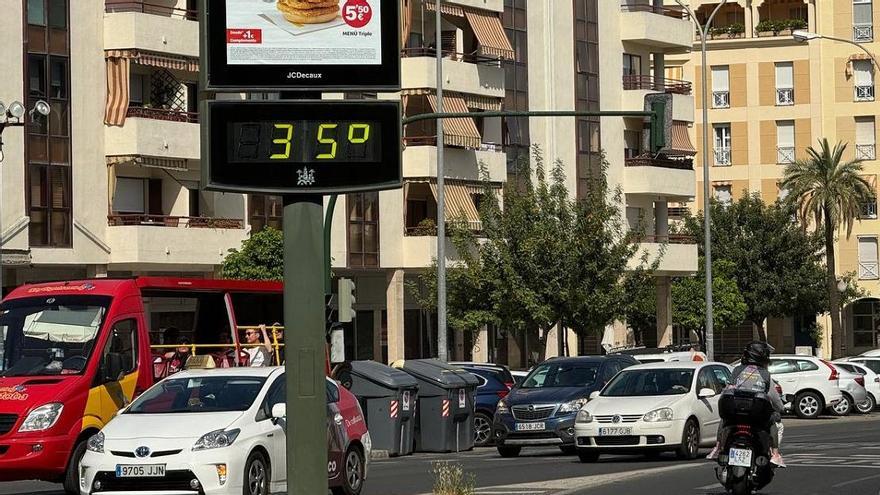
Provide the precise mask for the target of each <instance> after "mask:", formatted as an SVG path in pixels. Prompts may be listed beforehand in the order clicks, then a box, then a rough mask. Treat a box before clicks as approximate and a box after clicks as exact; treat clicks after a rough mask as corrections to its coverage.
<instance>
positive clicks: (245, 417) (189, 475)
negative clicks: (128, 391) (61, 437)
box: [80, 367, 371, 495]
mask: <svg viewBox="0 0 880 495" xmlns="http://www.w3.org/2000/svg"><path fill="white" fill-rule="evenodd" d="M285 390H286V386H285V383H284V368H280V367H274V368H228V369H216V370H191V371H184V372H180V373H177V374H175V375H173V376H171V377H169V378H166V379H164V380H162V381H161V382H159V383H157V384H156V385H154V386H153V387H151V388H150V389H149V390H147V391H146V392H144V393H143V394H142V395H141V396H140V397H138V398H137V399H136V400H135V401H134V402H132V403H131V404H130V405H129V406H128V407H126V408H125V409H123V410H122V411H121V412H120V413H119V414H118V415H117V416H116V417H115V418H113V420H111V421H110V422H109V423H108V424H107V426H105V427H104V429H103V430H101V432H100V433H98V434H96V435H95V436H93V437H92V438H91V439H89V441H88V444H87V445H88V450H87V451H86V454H85V456H84V457H83V459H82V462H81V463H80V490H81V492H82V494H83V495H92V494H101V495H105V494H106V495H121V494H132V493H137V494H151V495H158V494H162V495H165V494H167V495H172V494H173V495H190V494H191V495H216V494H236V495H238V494H244V495H268V494H269V493H274V492H278V491H284V490H286V486H287V480H286V474H287V473H286V469H285V466H286V436H285V426H286V423H285V422H286V411H285V400H286V393H285ZM327 399H328V403H327V411H328V421H327V429H328V442H327V447H328V478H329V483H330V486H331V488H332V490H333V493H334V494H337V493H339V494H345V495H356V494H358V493H359V492H360V490H361V488H362V486H363V480H364V479H365V477H366V470H367V462H368V459H369V455H370V450H371V441H370V437H369V433H367V431H366V428H365V425H364V421H363V413H362V412H361V410H360V406H359V405H358V403H357V400H356V399H354V397H353V396H352V395H351V394H350V393H349V392H348V391H346V390H344V389H341V388H339V387H338V386H337V385H336V384H335V383H334V382H332V381H330V380H328V381H327ZM343 420H345V421H344V422H345V425H344V426H343ZM349 425H354V426H353V427H351V428H349ZM343 454H344V456H343ZM343 459H344V460H343ZM343 465H344V467H345V472H344V473H343V472H342V471H340V469H339V466H343ZM352 465H354V466H355V467H356V468H357V469H356V470H352V469H349V468H350V467H351V466H352ZM355 471H356V472H355Z"/></svg>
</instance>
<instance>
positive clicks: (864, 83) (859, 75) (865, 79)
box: [852, 60, 874, 101]
mask: <svg viewBox="0 0 880 495" xmlns="http://www.w3.org/2000/svg"><path fill="white" fill-rule="evenodd" d="M852 67H853V75H854V76H853V77H854V83H855V101H874V67H873V65H872V62H871V61H870V60H853V61H852Z"/></svg>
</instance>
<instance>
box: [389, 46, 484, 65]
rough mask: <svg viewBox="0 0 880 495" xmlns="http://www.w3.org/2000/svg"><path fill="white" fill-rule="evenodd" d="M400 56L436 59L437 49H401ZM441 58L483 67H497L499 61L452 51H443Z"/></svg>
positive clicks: (423, 47)
mask: <svg viewBox="0 0 880 495" xmlns="http://www.w3.org/2000/svg"><path fill="white" fill-rule="evenodd" d="M400 56H401V57H402V58H413V57H436V56H437V49H436V48H433V47H426V46H420V47H414V48H403V49H401V50H400ZM443 58H448V59H450V60H453V61H456V62H467V63H470V64H485V65H498V64H499V59H498V58H492V57H487V56H485V55H478V54H476V53H462V52H454V51H452V50H443Z"/></svg>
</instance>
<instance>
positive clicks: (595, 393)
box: [590, 390, 601, 400]
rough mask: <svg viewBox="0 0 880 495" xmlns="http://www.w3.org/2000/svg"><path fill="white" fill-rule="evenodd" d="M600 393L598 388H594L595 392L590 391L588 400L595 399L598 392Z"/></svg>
mask: <svg viewBox="0 0 880 495" xmlns="http://www.w3.org/2000/svg"><path fill="white" fill-rule="evenodd" d="M600 393H601V392H599V391H598V390H596V391H595V392H593V393H591V394H590V400H593V399H595V398H596V397H599V394H600Z"/></svg>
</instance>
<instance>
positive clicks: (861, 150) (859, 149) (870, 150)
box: [856, 144, 877, 160]
mask: <svg viewBox="0 0 880 495" xmlns="http://www.w3.org/2000/svg"><path fill="white" fill-rule="evenodd" d="M876 153H877V150H876V146H875V145H873V144H857V145H856V160H873V159H875V158H876V157H877V154H876Z"/></svg>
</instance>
